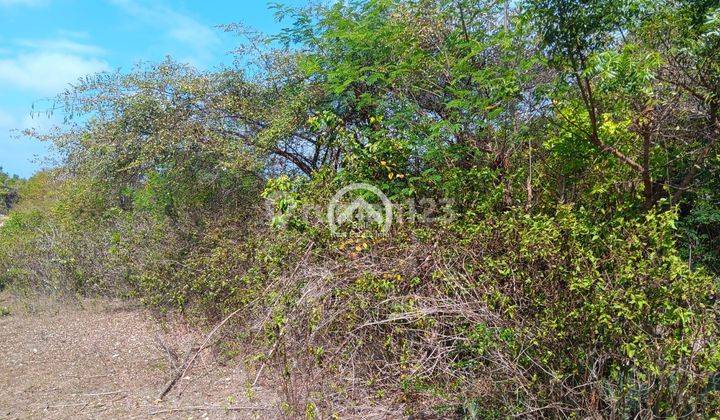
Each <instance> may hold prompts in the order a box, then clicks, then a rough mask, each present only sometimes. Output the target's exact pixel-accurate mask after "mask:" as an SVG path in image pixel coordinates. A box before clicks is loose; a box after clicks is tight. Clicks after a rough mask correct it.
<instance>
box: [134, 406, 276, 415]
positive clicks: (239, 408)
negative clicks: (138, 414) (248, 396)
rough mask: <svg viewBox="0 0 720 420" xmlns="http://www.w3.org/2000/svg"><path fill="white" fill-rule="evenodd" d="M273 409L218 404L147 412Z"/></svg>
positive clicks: (155, 413) (154, 413) (156, 413)
mask: <svg viewBox="0 0 720 420" xmlns="http://www.w3.org/2000/svg"><path fill="white" fill-rule="evenodd" d="M270 410H273V408H271V407H255V406H237V405H236V406H230V407H223V406H219V405H208V406H192V407H179V408H168V409H166V410H158V411H153V412H151V413H148V415H150V416H155V415H158V414H167V413H177V412H181V411H270Z"/></svg>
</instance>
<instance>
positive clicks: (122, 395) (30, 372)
mask: <svg viewBox="0 0 720 420" xmlns="http://www.w3.org/2000/svg"><path fill="white" fill-rule="evenodd" d="M4 308H7V309H9V311H10V314H6V313H4V312H6V311H5V310H4ZM203 337H204V336H203V335H202V334H200V333H199V332H197V331H191V330H190V329H189V328H188V327H187V326H184V325H183V324H182V323H180V322H168V321H166V320H165V321H162V322H160V321H158V320H156V319H154V318H153V316H152V315H151V314H150V313H149V312H147V311H146V310H144V309H142V308H140V307H138V306H131V305H130V304H127V303H118V302H106V301H92V302H83V303H82V305H78V304H72V305H68V304H59V303H48V302H44V303H32V304H29V303H20V302H16V301H8V300H7V298H2V297H0V418H12V419H14V418H73V419H74V418H242V419H247V418H262V419H266V418H278V417H282V411H281V409H280V407H281V402H280V398H279V397H278V396H277V394H276V393H274V392H273V391H272V390H269V389H265V388H262V387H254V388H253V387H252V386H251V384H252V382H253V379H254V375H253V374H251V373H248V372H247V371H246V369H245V368H244V367H243V366H242V365H241V364H240V365H238V364H237V363H235V364H232V363H230V364H223V363H220V361H219V360H220V359H222V358H221V357H218V356H217V355H216V354H214V353H213V352H212V351H211V350H203V351H201V352H200V353H198V357H197V359H196V361H195V363H194V364H193V366H192V367H191V368H190V369H189V370H188V371H187V373H186V375H185V376H184V377H182V378H181V379H179V380H178V381H177V383H176V385H175V386H174V387H173V388H172V389H171V391H170V392H169V393H168V394H167V395H166V396H165V397H164V398H163V399H162V400H160V399H159V396H160V394H161V393H162V391H163V390H164V389H165V388H166V386H167V384H168V383H169V381H170V380H171V379H172V377H174V376H178V375H176V372H180V371H181V369H179V368H178V366H181V365H182V364H183V361H184V360H188V358H187V357H186V355H188V354H195V351H190V350H189V349H191V348H193V346H195V348H197V346H199V345H200V343H201V342H202V341H203Z"/></svg>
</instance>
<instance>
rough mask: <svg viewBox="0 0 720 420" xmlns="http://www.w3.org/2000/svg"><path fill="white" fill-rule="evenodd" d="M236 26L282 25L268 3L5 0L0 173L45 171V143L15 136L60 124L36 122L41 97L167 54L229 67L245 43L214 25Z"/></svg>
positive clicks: (0, 29) (0, 10)
mask: <svg viewBox="0 0 720 420" xmlns="http://www.w3.org/2000/svg"><path fill="white" fill-rule="evenodd" d="M280 2H281V3H284V4H304V1H302V0H285V1H280ZM232 22H243V23H245V24H247V25H249V26H250V27H253V28H255V29H259V30H262V31H264V32H275V31H277V30H278V29H280V27H281V26H282V24H280V23H278V22H276V21H275V18H274V14H273V11H272V10H271V9H270V8H269V7H268V2H267V0H234V1H233V0H204V1H199V0H195V1H184V0H0V167H2V168H4V170H5V172H8V173H11V174H17V175H20V176H22V177H28V176H30V175H31V174H32V173H33V172H35V171H37V170H38V169H40V168H42V167H43V166H46V164H45V163H43V157H46V156H48V148H47V145H45V144H43V143H40V142H37V141H34V140H31V139H28V138H17V133H18V131H14V130H22V129H26V128H37V129H40V130H43V129H47V128H49V127H51V126H52V125H53V124H54V123H55V120H56V119H57V116H55V117H51V118H47V117H46V116H37V115H35V116H33V113H32V106H33V104H35V110H36V111H38V110H42V109H47V107H48V105H49V102H48V101H47V100H44V99H47V98H52V97H53V96H54V95H55V94H57V93H59V92H61V91H62V90H63V89H64V88H66V87H67V86H68V84H69V83H72V82H74V81H76V80H77V79H78V78H79V77H81V76H83V75H86V74H91V73H96V72H101V71H112V70H116V69H120V70H121V71H122V70H125V71H127V70H130V69H132V67H133V65H134V64H136V63H138V62H157V61H161V60H162V59H163V58H164V57H165V56H167V55H170V56H172V57H173V58H175V59H176V60H179V61H183V62H188V63H191V64H193V65H195V66H197V67H200V68H204V69H211V68H214V67H217V66H220V65H223V64H229V63H230V62H231V61H232V57H231V56H230V55H229V54H228V52H229V51H231V50H232V49H233V48H235V47H237V45H238V44H239V42H240V40H239V39H238V38H237V37H236V36H234V35H232V34H226V33H224V32H223V31H222V30H219V29H217V28H215V26H217V25H220V24H225V23H232Z"/></svg>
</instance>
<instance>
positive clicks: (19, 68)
mask: <svg viewBox="0 0 720 420" xmlns="http://www.w3.org/2000/svg"><path fill="white" fill-rule="evenodd" d="M108 69H109V66H108V64H107V63H106V62H104V61H101V60H98V59H96V58H85V57H81V56H78V55H73V54H68V53H62V52H47V51H38V52H32V53H28V54H20V55H17V56H15V57H12V58H8V59H0V83H2V84H6V85H9V87H11V88H12V87H14V88H20V89H28V90H32V91H34V92H37V93H40V94H44V95H53V94H56V93H59V92H61V91H62V90H64V89H65V88H67V87H68V84H70V83H73V82H75V81H77V80H78V79H79V78H80V77H82V76H85V75H88V74H94V73H98V72H101V71H106V70H108Z"/></svg>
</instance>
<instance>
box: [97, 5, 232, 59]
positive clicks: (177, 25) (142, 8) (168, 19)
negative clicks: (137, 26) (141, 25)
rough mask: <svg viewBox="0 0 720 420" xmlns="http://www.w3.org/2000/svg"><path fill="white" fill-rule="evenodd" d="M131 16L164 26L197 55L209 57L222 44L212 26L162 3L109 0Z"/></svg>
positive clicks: (168, 34) (175, 38)
mask: <svg viewBox="0 0 720 420" xmlns="http://www.w3.org/2000/svg"><path fill="white" fill-rule="evenodd" d="M109 1H110V3H112V4H114V5H115V6H118V7H120V8H121V9H122V10H124V11H125V12H126V13H128V14H130V15H131V16H133V17H135V18H137V19H139V20H142V21H144V22H146V23H148V24H151V25H160V26H161V27H163V30H164V34H165V36H167V37H168V38H170V39H172V40H174V41H177V42H179V43H181V44H183V45H185V46H186V47H189V48H191V49H192V50H193V51H192V53H193V54H194V55H196V56H200V57H203V58H207V57H208V56H209V54H210V50H212V49H214V48H217V47H218V46H220V45H221V40H220V37H219V36H218V34H217V31H215V30H214V29H213V28H212V27H208V26H207V25H204V24H203V23H201V22H198V21H197V20H195V19H194V18H192V17H191V16H188V15H185V14H182V13H180V12H177V11H175V10H172V9H170V8H169V7H166V6H162V5H157V4H154V5H146V4H143V3H141V2H139V1H136V0H109Z"/></svg>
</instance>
